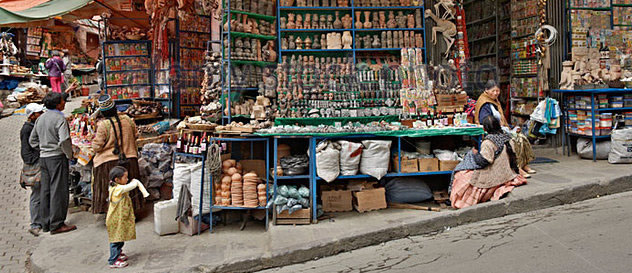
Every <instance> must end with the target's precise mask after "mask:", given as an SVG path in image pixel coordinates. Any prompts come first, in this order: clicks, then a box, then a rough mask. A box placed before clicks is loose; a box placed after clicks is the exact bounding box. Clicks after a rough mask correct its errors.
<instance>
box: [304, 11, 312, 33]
mask: <svg viewBox="0 0 632 273" xmlns="http://www.w3.org/2000/svg"><path fill="white" fill-rule="evenodd" d="M311 27H312V16H310V14H309V13H307V14H305V22H303V28H305V29H309V28H311Z"/></svg>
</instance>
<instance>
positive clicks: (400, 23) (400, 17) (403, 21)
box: [395, 11, 406, 28]
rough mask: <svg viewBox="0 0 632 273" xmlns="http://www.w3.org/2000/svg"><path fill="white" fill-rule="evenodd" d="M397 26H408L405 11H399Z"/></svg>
mask: <svg viewBox="0 0 632 273" xmlns="http://www.w3.org/2000/svg"><path fill="white" fill-rule="evenodd" d="M395 20H397V27H398V28H406V15H404V12H403V11H398V12H397V17H396V19H395Z"/></svg>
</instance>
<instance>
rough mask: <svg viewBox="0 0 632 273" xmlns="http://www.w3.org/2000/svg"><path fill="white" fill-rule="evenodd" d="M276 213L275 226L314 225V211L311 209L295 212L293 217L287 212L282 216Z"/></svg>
mask: <svg viewBox="0 0 632 273" xmlns="http://www.w3.org/2000/svg"><path fill="white" fill-rule="evenodd" d="M274 211H275V213H274V214H275V219H274V224H275V225H309V224H311V223H312V210H311V209H310V208H307V209H300V210H297V211H295V212H293V213H292V214H291V215H290V214H289V213H288V211H287V210H285V211H283V212H281V213H280V214H277V213H276V208H274Z"/></svg>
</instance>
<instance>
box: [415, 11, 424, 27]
mask: <svg viewBox="0 0 632 273" xmlns="http://www.w3.org/2000/svg"><path fill="white" fill-rule="evenodd" d="M422 20H423V17H421V10H420V9H418V10H415V27H416V28H422V27H423V21H422Z"/></svg>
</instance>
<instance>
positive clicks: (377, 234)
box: [37, 175, 632, 273]
mask: <svg viewBox="0 0 632 273" xmlns="http://www.w3.org/2000/svg"><path fill="white" fill-rule="evenodd" d="M630 182H632V176H629V175H628V176H621V177H618V178H615V179H612V180H609V181H596V182H593V183H589V184H582V185H576V186H571V187H568V188H563V189H559V190H556V191H553V192H548V193H543V194H538V195H532V196H528V197H524V198H516V199H514V198H512V196H511V195H510V196H509V198H505V199H501V200H499V201H493V202H486V203H482V204H478V205H476V206H472V207H469V208H465V209H460V210H454V211H449V212H448V213H444V214H442V215H440V216H437V217H434V218H432V219H426V220H420V221H418V222H414V223H410V224H402V225H400V226H397V227H394V228H386V229H381V230H375V231H372V232H369V233H364V234H359V235H354V236H351V237H347V238H341V239H340V240H338V241H336V242H331V243H321V244H319V245H315V246H311V247H310V248H307V249H298V250H292V251H286V252H283V253H276V254H274V256H270V254H269V253H266V254H267V255H264V257H262V258H258V259H249V260H243V261H238V262H235V263H232V264H225V265H222V266H214V267H209V266H205V265H198V266H194V267H192V268H190V269H189V270H188V272H204V273H223V272H253V271H258V270H263V269H269V268H274V267H280V266H286V265H291V264H296V263H302V262H306V261H309V260H314V259H318V258H321V257H326V256H332V255H336V254H338V253H341V252H347V251H351V250H355V249H359V248H363V247H367V246H372V245H377V244H380V243H383V242H387V241H391V240H397V239H402V238H405V237H408V236H416V235H422V234H428V233H433V232H438V231H441V230H443V229H444V228H445V227H454V226H459V225H464V224H468V223H473V222H478V221H484V220H489V219H493V218H499V217H503V216H507V215H511V214H517V213H524V212H529V211H534V210H540V209H545V208H550V207H555V206H559V205H565V204H571V203H575V202H580V201H584V200H588V199H593V198H598V197H601V196H603V195H609V194H615V193H621V192H626V191H631V190H632V183H630ZM37 272H41V271H37Z"/></svg>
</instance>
